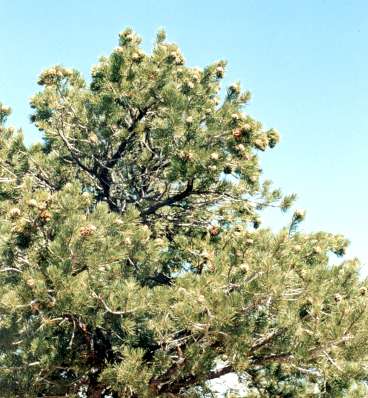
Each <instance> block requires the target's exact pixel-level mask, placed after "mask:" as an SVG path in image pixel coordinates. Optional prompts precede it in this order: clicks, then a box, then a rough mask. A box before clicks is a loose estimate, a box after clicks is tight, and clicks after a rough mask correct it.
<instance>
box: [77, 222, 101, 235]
mask: <svg viewBox="0 0 368 398" xmlns="http://www.w3.org/2000/svg"><path fill="white" fill-rule="evenodd" d="M96 230H97V228H96V226H95V225H93V224H88V225H86V226H85V227H81V228H80V230H79V234H80V236H82V237H83V238H85V237H88V236H91V235H93V234H94V233H95V232H96Z"/></svg>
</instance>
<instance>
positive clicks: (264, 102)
mask: <svg viewBox="0 0 368 398" xmlns="http://www.w3.org/2000/svg"><path fill="white" fill-rule="evenodd" d="M0 14H1V20H0V100H1V101H2V102H4V103H6V104H7V105H10V106H12V108H13V109H14V113H13V116H12V118H11V120H10V122H11V124H14V125H16V126H17V127H23V129H24V132H25V135H26V139H27V142H32V141H34V140H36V139H38V138H39V136H38V135H37V133H36V131H35V130H34V128H33V127H31V126H30V125H29V122H28V120H29V117H28V115H29V113H30V109H29V106H28V99H29V97H30V96H31V95H32V94H33V93H34V92H35V91H36V90H37V86H36V84H35V81H36V78H37V76H38V74H39V72H40V71H41V70H42V69H43V68H45V67H48V66H50V65H53V64H56V63H61V64H64V65H66V66H69V67H75V68H77V69H79V70H81V71H82V73H83V74H84V75H88V73H89V70H90V67H91V65H93V64H94V63H95V62H96V60H97V58H98V57H99V56H100V55H103V54H108V53H109V51H110V50H111V49H112V48H113V47H115V46H116V45H117V34H118V32H119V31H121V30H122V29H123V28H124V27H126V26H131V27H133V28H134V29H135V30H136V31H137V32H138V33H139V34H140V35H141V36H142V37H143V38H144V47H145V48H146V49H149V48H150V45H151V44H152V41H153V39H154V36H155V32H156V31H157V29H158V28H159V27H164V28H165V29H166V30H167V33H168V39H169V40H170V41H175V42H177V43H178V44H179V45H180V47H181V48H182V50H183V52H184V55H185V57H186V59H187V61H188V63H189V65H191V66H204V65H206V64H208V63H210V62H212V61H214V60H217V59H220V58H224V59H227V60H228V61H229V69H228V74H227V78H226V82H228V83H229V82H232V81H234V80H240V81H241V82H242V84H243V86H244V87H246V88H247V89H249V90H251V91H252V93H253V99H252V102H251V104H250V106H249V108H248V112H249V113H251V114H252V115H253V116H255V117H257V118H258V119H259V120H261V121H262V122H263V123H264V125H265V127H275V128H277V129H278V130H279V131H280V132H281V134H282V138H283V139H282V143H281V145H279V146H278V147H276V148H275V149H274V150H273V151H269V152H267V153H266V154H265V155H264V156H263V162H262V164H263V169H264V172H265V175H266V176H268V177H270V178H271V179H272V180H273V181H274V182H275V185H277V186H280V187H281V188H283V190H284V191H285V192H296V193H298V195H299V198H300V199H299V201H298V207H302V208H306V209H307V220H306V222H305V225H304V228H305V229H306V230H308V231H311V230H329V231H331V232H337V233H343V234H344V235H346V236H347V237H348V238H349V239H350V240H351V241H352V245H351V250H350V253H349V254H350V255H352V256H358V257H360V258H361V260H362V262H363V263H365V264H367V265H368V249H367V246H368V239H367V228H368V210H367V207H368V204H367V196H368V186H367V175H368V160H367V159H368V154H367V151H368V131H367V130H368V119H367V116H364V115H367V109H368V80H367V71H368V51H367V50H368V48H367V47H368V2H366V1H343V0H329V1H323V0H319V1H317V0H308V1H307V0H305V1H292V0H289V1H283V0H277V1H276V0H273V1H271V0H270V1H261V0H254V1H250V0H239V1H235V0H226V1H219V0H212V1H207V0H201V1H199V0H196V1H193V0H186V1H179V0H176V1H175V0H171V1H164V0H150V1H149V0H146V1H144V0H140V1H129V2H128V1H118V0H114V1H112V0H104V1H102V0H100V1H96V0H88V1H87V0H84V1H82V0H79V1H77V0H63V1H56V0H54V1H50V0H48V1H44V0H34V1H28V0H13V1H12V2H11V1H9V0H0ZM267 219H268V222H269V223H270V224H272V225H273V226H275V225H281V224H282V223H286V222H287V218H286V217H285V216H284V217H283V218H281V217H280V216H279V215H278V214H277V215H276V214H274V213H271V214H270V213H269V212H268V214H267ZM367 268H368V267H367ZM367 268H366V269H367Z"/></svg>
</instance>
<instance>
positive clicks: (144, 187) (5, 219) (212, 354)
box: [0, 29, 368, 398]
mask: <svg viewBox="0 0 368 398" xmlns="http://www.w3.org/2000/svg"><path fill="white" fill-rule="evenodd" d="M119 38H120V40H119V47H118V48H116V49H115V50H114V51H113V52H112V54H111V55H110V56H109V57H106V58H102V59H101V60H100V62H99V63H98V64H97V65H96V66H95V67H94V68H93V69H92V77H91V81H90V83H86V81H85V80H84V79H83V78H82V77H81V75H80V74H79V73H78V72H77V71H75V70H70V69H66V68H64V67H62V66H55V67H52V68H50V69H48V70H46V71H44V72H43V73H42V74H41V76H40V78H39V84H40V85H41V86H42V90H41V92H39V93H38V94H36V95H35V96H34V97H33V98H32V100H31V106H32V108H33V114H32V121H33V122H34V123H35V125H36V126H37V127H38V128H39V129H40V130H41V131H42V132H43V137H44V141H43V143H36V144H34V145H32V146H30V147H27V146H25V144H24V143H23V138H22V133H21V132H20V131H15V130H14V129H13V128H11V127H7V124H6V118H7V116H8V115H9V114H10V109H9V108H7V107H5V106H4V105H0V124H1V127H0V133H1V137H0V220H1V222H0V396H1V397H47V396H50V397H51V396H53V397H56V396H60V397H64V396H65V397H77V396H81V395H80V394H82V395H85V396H88V397H95V398H98V397H108V396H112V397H155V396H162V397H206V396H212V395H211V394H212V392H211V383H209V381H211V380H213V379H216V378H218V377H220V376H223V375H225V374H228V373H235V374H236V375H237V376H238V377H239V382H240V383H242V384H243V386H244V389H243V390H242V391H238V393H236V392H232V394H233V395H232V396H244V397H267V396H269V397H276V396H278V397H308V396H310V397H312V396H321V397H324V396H325V397H353V396H356V397H364V396H367V394H368V393H367V390H366V389H365V380H366V378H367V344H366V341H367V337H368V333H367V326H366V325H367V311H366V306H367V300H368V298H367V295H368V293H367V288H366V285H367V283H366V282H365V281H362V280H361V279H360V278H359V273H358V267H359V264H358V262H357V261H356V260H351V261H343V262H342V263H341V264H339V265H334V266H332V265H331V258H332V257H331V253H335V254H336V255H338V256H342V255H343V254H344V251H345V248H346V246H347V241H346V240H345V239H344V238H343V237H341V236H339V235H332V234H329V233H325V232H317V233H313V234H304V233H301V232H299V230H298V224H299V223H300V222H301V221H302V220H303V218H304V212H302V211H295V212H294V214H293V215H292V219H291V223H290V225H289V226H288V227H287V228H285V229H283V230H281V231H280V232H279V233H277V234H274V233H272V232H271V231H270V230H267V229H262V228H260V224H261V218H260V214H261V211H262V209H263V208H265V207H266V206H275V207H279V208H281V210H284V211H285V210H286V209H287V208H289V207H290V206H291V205H292V202H293V200H294V196H293V195H291V196H283V195H282V194H281V192H280V191H279V190H277V189H273V188H272V186H271V184H270V182H269V181H267V180H266V181H263V180H261V177H260V175H261V170H260V167H259V164H258V152H259V151H264V150H266V149H267V148H268V147H271V148H272V147H274V146H275V145H276V144H277V142H278V140H279V135H278V133H277V131H275V130H269V131H264V129H263V128H262V125H261V124H260V123H259V122H258V121H256V120H254V119H253V118H251V117H250V116H249V115H247V114H246V113H244V106H245V105H246V103H247V101H248V100H249V97H250V95H249V93H248V92H243V91H241V89H240V86H239V84H237V83H236V84H233V85H231V86H230V87H228V88H227V90H226V93H224V95H220V81H221V79H222V78H223V76H224V73H225V67H226V63H225V62H224V61H219V62H216V63H214V64H212V65H209V66H208V67H206V68H204V69H203V70H202V69H196V68H190V67H187V66H185V62H184V59H183V56H182V55H181V53H180V51H179V49H178V47H177V46H176V45H174V44H170V43H168V42H166V39H165V34H164V33H163V32H159V33H158V35H157V40H156V42H155V45H154V47H153V50H152V53H151V54H146V53H144V52H143V51H142V50H141V48H140V39H139V38H138V36H137V35H136V34H135V33H134V32H133V31H131V30H130V29H127V30H125V31H124V32H122V33H121V34H120V36H119ZM261 181H263V182H262V183H261ZM334 258H335V257H334Z"/></svg>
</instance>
